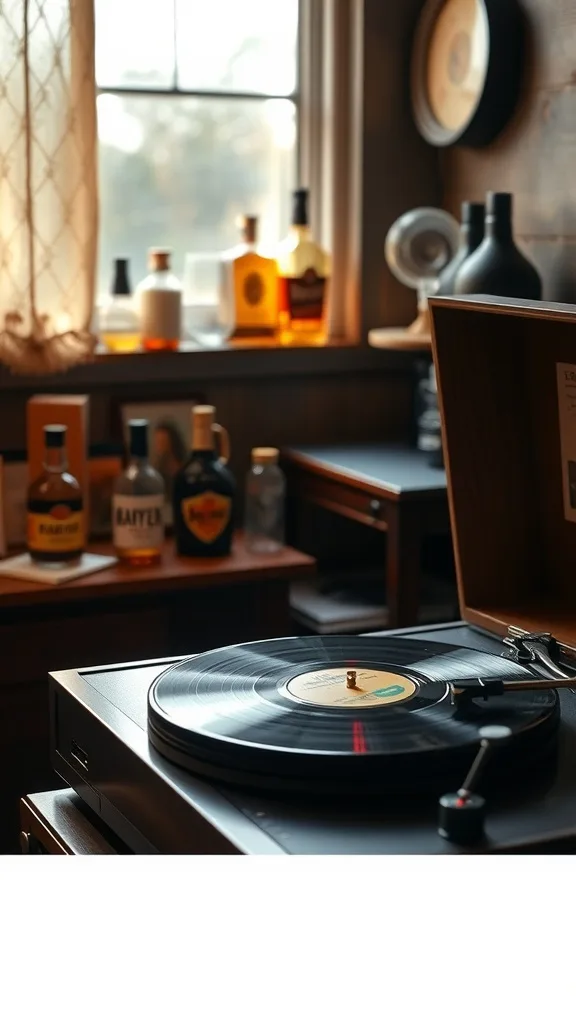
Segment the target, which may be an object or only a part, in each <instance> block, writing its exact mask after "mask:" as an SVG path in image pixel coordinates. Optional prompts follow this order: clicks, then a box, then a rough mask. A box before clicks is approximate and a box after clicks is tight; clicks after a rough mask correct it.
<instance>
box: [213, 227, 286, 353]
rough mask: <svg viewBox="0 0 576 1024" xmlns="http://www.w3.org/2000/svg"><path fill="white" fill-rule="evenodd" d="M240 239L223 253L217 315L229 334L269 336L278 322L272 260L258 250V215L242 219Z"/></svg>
mask: <svg viewBox="0 0 576 1024" xmlns="http://www.w3.org/2000/svg"><path fill="white" fill-rule="evenodd" d="M242 237H243V241H242V242H241V244H240V245H238V246H237V247H236V248H235V249H231V250H230V251H229V252H226V253H224V255H223V257H222V266H221V280H220V297H219V301H220V308H219V318H220V321H221V323H222V324H223V325H225V326H227V327H230V325H232V336H233V337H236V338H243V337H271V336H272V335H274V333H275V331H276V327H277V325H278V271H277V268H276V260H274V259H271V258H269V257H267V256H264V255H263V254H262V253H261V252H259V250H258V245H257V242H258V218H257V217H243V218H242Z"/></svg>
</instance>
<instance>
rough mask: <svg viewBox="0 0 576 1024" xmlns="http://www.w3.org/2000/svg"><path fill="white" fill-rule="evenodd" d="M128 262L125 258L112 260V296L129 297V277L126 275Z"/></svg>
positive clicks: (130, 292) (130, 291)
mask: <svg viewBox="0 0 576 1024" xmlns="http://www.w3.org/2000/svg"><path fill="white" fill-rule="evenodd" d="M128 266H129V260H127V259H126V258H125V257H122V258H120V259H116V260H114V271H113V275H112V295H131V294H132V289H131V287H130V277H129V274H128Z"/></svg>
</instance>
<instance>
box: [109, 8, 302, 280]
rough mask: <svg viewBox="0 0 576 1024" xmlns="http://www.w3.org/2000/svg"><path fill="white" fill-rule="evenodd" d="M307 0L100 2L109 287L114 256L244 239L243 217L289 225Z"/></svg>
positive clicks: (269, 237) (265, 229) (179, 252)
mask: <svg viewBox="0 0 576 1024" xmlns="http://www.w3.org/2000/svg"><path fill="white" fill-rule="evenodd" d="M298 6H299V5H298V0H242V2H239V0H209V2H208V3H207V2H206V0H147V2H144V3H143V2H142V0H95V9H96V79H97V85H98V89H99V95H98V131H99V140H100V260H99V285H100V288H105V287H106V286H107V285H108V283H109V279H110V269H111V262H112V260H113V258H114V257H116V256H127V257H129V258H130V261H131V268H132V283H133V284H136V283H137V281H138V280H139V279H140V278H142V277H143V276H144V273H145V271H146V252H147V249H148V248H149V247H150V246H153V245H168V246H170V248H171V249H172V250H173V253H174V260H173V266H174V270H175V272H176V273H178V274H181V273H182V270H183V265H184V257H185V254H186V253H187V252H209V251H212V252H214V251H217V250H221V249H225V248H227V247H229V246H231V245H233V244H235V242H236V241H237V226H236V220H237V217H238V216H239V215H240V214H242V213H256V214H258V215H259V216H260V218H261V225H260V236H261V239H262V242H263V243H264V244H271V245H274V244H275V243H276V242H277V241H278V239H279V238H280V237H281V236H282V235H283V234H284V233H285V231H286V227H287V224H288V218H289V204H290V191H291V189H292V188H293V187H294V185H295V182H296V155H297V134H298V133H297V125H298V59H297V54H298Z"/></svg>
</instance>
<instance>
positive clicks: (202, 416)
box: [172, 405, 236, 558]
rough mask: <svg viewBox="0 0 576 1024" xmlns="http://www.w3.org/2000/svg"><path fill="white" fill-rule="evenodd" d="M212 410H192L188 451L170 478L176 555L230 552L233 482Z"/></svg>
mask: <svg viewBox="0 0 576 1024" xmlns="http://www.w3.org/2000/svg"><path fill="white" fill-rule="evenodd" d="M214 415H215V409H214V406H212V405H197V406H195V407H194V409H193V410H192V450H191V453H190V456H189V458H188V460H187V462H186V463H185V464H184V466H183V467H182V469H181V470H180V471H179V472H178V473H177V474H176V476H175V478H174V487H173V492H172V493H173V499H172V500H173V509H174V536H175V540H176V550H177V551H178V554H179V555H189V556H192V557H200V558H202V557H206V556H213V557H221V556H223V555H228V554H229V553H230V548H231V545H232V530H233V525H234V524H233V504H234V493H235V489H236V488H235V482H234V477H233V476H232V473H231V472H230V470H229V469H228V467H227V466H226V462H227V461H228V457H229V454H230V447H229V442H228V434H227V432H226V431H225V430H224V428H223V427H221V426H220V424H218V423H215V422H214Z"/></svg>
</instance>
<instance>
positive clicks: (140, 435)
mask: <svg viewBox="0 0 576 1024" xmlns="http://www.w3.org/2000/svg"><path fill="white" fill-rule="evenodd" d="M128 428H129V432H130V437H129V462H128V466H127V467H126V469H125V470H124V472H123V473H122V474H121V476H119V477H118V479H117V480H116V483H115V485H114V495H113V498H112V528H113V540H114V547H115V549H116V554H117V555H118V557H119V558H120V559H122V561H124V562H126V563H128V564H129V565H136V566H144V565H154V564H155V563H157V562H159V561H160V558H161V556H162V544H163V542H164V500H165V499H164V481H163V479H162V477H161V476H160V474H159V473H157V472H156V470H155V469H154V468H153V467H152V466H151V465H150V463H149V461H148V420H130V421H129V424H128Z"/></svg>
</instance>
